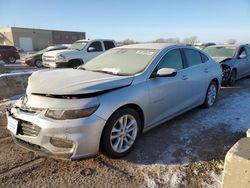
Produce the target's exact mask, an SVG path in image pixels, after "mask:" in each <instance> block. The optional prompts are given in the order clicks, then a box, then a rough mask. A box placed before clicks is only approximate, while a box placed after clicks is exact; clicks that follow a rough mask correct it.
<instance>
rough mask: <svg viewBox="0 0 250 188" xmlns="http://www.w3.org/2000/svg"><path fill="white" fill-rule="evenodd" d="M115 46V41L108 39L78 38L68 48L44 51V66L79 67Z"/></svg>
mask: <svg viewBox="0 0 250 188" xmlns="http://www.w3.org/2000/svg"><path fill="white" fill-rule="evenodd" d="M114 47H116V43H115V41H113V40H108V39H95V40H78V41H76V42H75V43H73V44H72V45H71V46H70V47H69V48H68V49H65V50H57V51H51V52H46V53H44V54H43V58H42V60H43V66H44V67H50V68H63V67H77V66H79V65H82V64H84V63H86V62H87V61H89V60H91V59H93V58H94V57H96V56H98V55H100V54H102V53H103V52H105V51H107V50H109V49H111V48H114Z"/></svg>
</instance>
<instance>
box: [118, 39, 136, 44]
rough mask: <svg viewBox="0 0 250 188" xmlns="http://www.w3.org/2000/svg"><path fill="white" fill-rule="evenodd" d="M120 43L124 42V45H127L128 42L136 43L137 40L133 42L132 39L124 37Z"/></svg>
mask: <svg viewBox="0 0 250 188" xmlns="http://www.w3.org/2000/svg"><path fill="white" fill-rule="evenodd" d="M120 43H121V44H124V45H129V44H136V43H137V42H135V41H134V40H132V39H125V40H123V41H121V42H120Z"/></svg>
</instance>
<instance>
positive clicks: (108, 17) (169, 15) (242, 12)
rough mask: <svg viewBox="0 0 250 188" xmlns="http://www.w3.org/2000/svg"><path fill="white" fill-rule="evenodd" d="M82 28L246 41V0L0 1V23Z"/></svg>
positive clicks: (92, 32)
mask: <svg viewBox="0 0 250 188" xmlns="http://www.w3.org/2000/svg"><path fill="white" fill-rule="evenodd" d="M5 26H17V27H29V28H32V27H34V28H43V29H58V30H73V31H74V30H76V31H84V32H86V34H87V37H88V38H112V39H115V40H122V39H125V38H131V39H134V40H137V41H150V40H154V39H157V38H170V37H178V38H185V37H190V36H198V38H199V40H201V41H202V42H217V43H218V42H226V41H227V40H229V39H236V40H237V41H238V42H242V43H243V42H248V43H250V0H151V1H147V0H141V1H135V0H125V1H119V0H99V1H98V0H91V1H90V0H88V1H84V0H82V1H80V0H79V1H77V0H70V1H59V0H54V1H52V0H40V1H39V0H36V1H34V0H22V1H20V0H0V27H5Z"/></svg>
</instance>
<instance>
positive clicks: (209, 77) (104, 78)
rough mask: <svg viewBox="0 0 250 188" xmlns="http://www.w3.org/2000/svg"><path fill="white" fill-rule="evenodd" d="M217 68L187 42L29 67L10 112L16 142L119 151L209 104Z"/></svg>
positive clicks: (52, 148)
mask: <svg viewBox="0 0 250 188" xmlns="http://www.w3.org/2000/svg"><path fill="white" fill-rule="evenodd" d="M221 75H222V72H221V68H220V65H219V64H218V63H216V62H215V61H214V60H213V59H212V58H210V57H209V56H207V55H206V54H205V53H203V52H202V51H200V50H197V49H195V48H193V47H187V46H185V45H167V44H162V43H161V44H157V43H154V44H136V45H127V46H122V47H118V48H114V49H111V50H108V51H107V52H105V53H103V54H102V55H100V56H98V57H96V58H94V59H92V60H90V61H89V62H88V63H86V64H85V65H82V66H79V67H78V68H77V69H54V70H41V71H37V72H34V73H33V74H32V75H31V76H30V78H29V83H28V88H27V91H26V96H25V97H23V98H21V99H20V100H19V101H18V102H17V103H16V104H15V105H14V106H13V107H12V108H11V110H10V111H9V114H8V129H9V130H10V132H11V133H12V135H13V138H14V141H15V142H16V143H17V144H19V145H21V146H23V147H26V148H28V149H30V150H33V151H36V152H42V153H45V154H48V155H56V156H57V157H59V156H60V157H64V158H65V157H66V158H70V159H78V158H81V157H87V156H91V155H95V154H97V153H98V151H99V148H101V151H102V152H103V153H105V154H106V155H108V156H110V157H113V158H119V157H123V156H125V155H126V154H127V153H128V152H130V151H131V149H132V148H133V146H134V144H135V142H136V140H137V138H138V136H139V135H140V133H141V132H144V131H146V130H149V129H151V128H153V127H155V126H157V125H159V124H161V123H163V122H164V121H166V120H169V119H171V118H173V117H175V116H177V115H179V114H181V113H184V112H185V111H188V110H190V109H192V108H194V107H197V106H200V105H204V107H208V108H209V107H211V106H213V105H214V103H215V101H216V98H217V93H218V91H219V89H220V84H221Z"/></svg>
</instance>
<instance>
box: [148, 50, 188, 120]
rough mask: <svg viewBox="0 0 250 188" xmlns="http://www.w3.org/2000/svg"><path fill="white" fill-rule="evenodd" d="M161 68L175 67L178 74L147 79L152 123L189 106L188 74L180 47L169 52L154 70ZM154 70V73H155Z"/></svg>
mask: <svg viewBox="0 0 250 188" xmlns="http://www.w3.org/2000/svg"><path fill="white" fill-rule="evenodd" d="M161 68H173V69H176V70H177V75H175V76H172V77H151V78H149V79H148V81H147V85H148V90H149V100H150V101H149V103H150V107H151V109H152V110H151V112H150V120H151V121H150V125H154V124H157V123H159V122H160V121H162V120H164V119H166V118H170V117H171V116H173V115H175V114H176V113H179V112H181V111H182V110H183V109H185V108H187V107H188V103H187V100H188V98H189V97H190V96H187V92H186V90H187V89H191V88H187V86H186V81H187V77H188V75H186V70H185V66H184V61H183V56H182V53H181V50H180V49H173V50H171V51H169V52H167V53H166V54H165V55H164V56H163V57H162V59H161V60H160V62H159V63H158V65H157V66H156V68H155V70H154V72H157V71H158V70H160V69H161ZM154 72H153V73H154Z"/></svg>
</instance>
